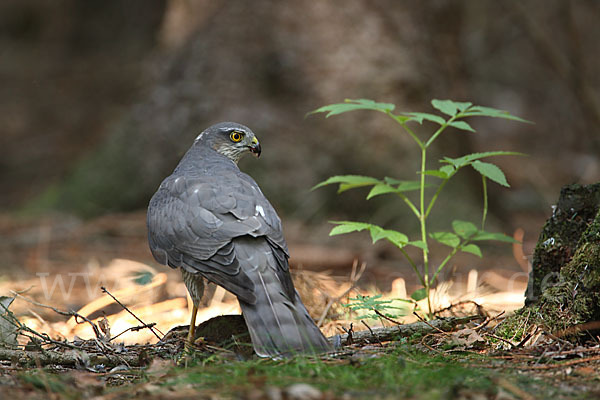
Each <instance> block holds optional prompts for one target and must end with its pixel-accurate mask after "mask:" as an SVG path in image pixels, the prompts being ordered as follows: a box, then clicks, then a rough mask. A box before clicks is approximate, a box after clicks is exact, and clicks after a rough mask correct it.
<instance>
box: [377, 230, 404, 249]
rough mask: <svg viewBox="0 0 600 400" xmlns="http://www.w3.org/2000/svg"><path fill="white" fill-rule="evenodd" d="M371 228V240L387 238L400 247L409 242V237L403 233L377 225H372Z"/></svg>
mask: <svg viewBox="0 0 600 400" xmlns="http://www.w3.org/2000/svg"><path fill="white" fill-rule="evenodd" d="M369 230H370V231H371V240H372V241H373V243H375V242H377V241H378V240H381V239H386V240H387V241H388V242H390V243H392V244H394V245H396V246H397V247H400V248H402V247H404V246H406V244H407V243H408V237H407V236H406V235H405V234H403V233H400V232H397V231H394V230H391V229H383V228H381V227H380V226H377V225H371V226H370V227H369Z"/></svg>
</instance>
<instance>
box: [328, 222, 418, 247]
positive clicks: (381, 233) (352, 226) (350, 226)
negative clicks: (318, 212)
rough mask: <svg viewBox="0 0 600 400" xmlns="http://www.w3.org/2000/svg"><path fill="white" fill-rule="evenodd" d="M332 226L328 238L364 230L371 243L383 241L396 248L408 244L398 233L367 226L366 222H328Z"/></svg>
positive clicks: (372, 225)
mask: <svg viewBox="0 0 600 400" xmlns="http://www.w3.org/2000/svg"><path fill="white" fill-rule="evenodd" d="M329 222H331V223H332V224H336V225H337V226H335V227H334V228H333V229H332V230H331V232H329V236H335V235H342V234H344V233H350V232H360V231H364V230H368V231H369V233H370V234H371V240H372V241H373V243H375V242H377V241H379V240H381V239H385V240H387V241H388V242H390V243H392V244H394V245H395V246H397V247H400V248H402V247H404V246H406V244H407V243H408V237H407V236H406V235H405V234H403V233H400V232H397V231H394V230H391V229H383V228H382V227H380V226H377V225H374V224H369V223H366V222H354V221H329Z"/></svg>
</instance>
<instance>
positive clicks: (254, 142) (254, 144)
mask: <svg viewBox="0 0 600 400" xmlns="http://www.w3.org/2000/svg"><path fill="white" fill-rule="evenodd" d="M248 148H249V149H250V152H251V153H252V154H254V155H255V156H256V157H260V143H258V139H257V138H256V137H254V138H252V145H250V146H248Z"/></svg>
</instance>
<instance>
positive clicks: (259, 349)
mask: <svg viewBox="0 0 600 400" xmlns="http://www.w3.org/2000/svg"><path fill="white" fill-rule="evenodd" d="M235 252H236V257H237V259H238V261H239V263H240V265H241V266H242V270H243V271H244V274H245V275H246V276H247V277H248V278H249V279H250V280H251V281H252V286H253V290H252V295H253V296H251V297H254V298H255V301H253V302H248V301H244V300H243V299H242V297H241V296H239V295H238V300H239V301H240V306H241V308H242V314H243V315H244V319H245V320H246V325H248V331H249V332H250V338H251V339H252V345H253V346H254V351H256V354H258V355H259V356H261V357H272V356H283V357H285V356H291V355H294V354H297V353H302V354H307V353H309V354H310V353H313V354H316V353H323V352H326V351H330V350H331V349H332V346H331V345H330V344H329V342H328V341H327V339H326V338H325V336H323V334H322V333H321V331H320V330H319V328H318V327H317V326H316V325H315V323H314V321H313V320H312V318H311V317H310V315H309V314H308V311H306V307H304V304H302V301H301V300H300V296H298V292H297V291H296V290H295V289H294V288H293V283H292V281H291V278H290V276H289V272H288V271H287V268H286V267H287V258H285V259H283V258H281V256H278V255H276V254H275V253H274V250H273V248H272V247H271V246H270V244H269V243H268V242H267V240H265V239H264V238H250V237H244V238H238V239H236V243H235ZM282 263H285V264H286V265H282ZM246 297H247V298H248V297H250V296H246Z"/></svg>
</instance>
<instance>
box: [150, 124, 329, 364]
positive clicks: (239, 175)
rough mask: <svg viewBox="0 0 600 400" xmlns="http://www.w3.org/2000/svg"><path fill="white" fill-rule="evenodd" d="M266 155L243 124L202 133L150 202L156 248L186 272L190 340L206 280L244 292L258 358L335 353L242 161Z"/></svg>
mask: <svg viewBox="0 0 600 400" xmlns="http://www.w3.org/2000/svg"><path fill="white" fill-rule="evenodd" d="M260 152H261V147H260V144H259V142H258V139H257V138H256V136H255V135H254V133H253V132H252V131H251V130H250V129H249V128H247V127H246V126H244V125H240V124H237V123H234V122H223V123H219V124H216V125H213V126H211V127H209V128H208V129H206V130H205V131H204V132H202V133H201V134H200V135H199V136H198V137H197V138H196V140H195V141H194V144H193V145H192V147H191V148H190V149H189V150H188V151H187V153H186V154H185V155H184V156H183V158H182V159H181V161H180V162H179V165H177V167H176V168H175V170H174V171H173V173H172V174H171V175H170V176H169V177H167V178H166V179H165V180H164V181H163V182H162V183H161V184H160V187H159V188H158V190H157V192H156V193H155V194H154V196H153V197H152V199H151V200H150V205H149V206H148V216H147V226H148V241H149V244H150V250H151V251H152V254H153V256H154V258H155V259H156V261H158V262H159V263H161V264H164V265H168V266H169V267H171V268H179V269H180V270H181V274H182V276H183V281H184V282H185V285H186V287H187V290H188V292H189V293H190V296H191V298H192V301H193V304H194V306H193V309H192V316H191V322H190V329H189V332H188V338H187V340H188V343H191V342H193V339H194V330H195V322H196V313H197V311H198V306H199V304H200V299H201V297H202V294H203V292H204V284H203V278H205V279H207V280H208V281H210V282H214V283H215V284H217V285H220V286H222V287H224V288H225V289H227V290H228V291H230V292H231V293H233V294H234V295H235V296H237V298H238V301H239V303H240V307H241V309H242V315H243V316H244V319H245V321H246V325H248V331H249V332H250V338H251V340H252V344H253V347H254V350H255V352H256V354H258V355H259V356H262V357H273V356H275V357H277V356H289V355H292V354H295V353H320V352H326V351H329V350H330V349H331V346H330V344H329V342H328V341H327V339H325V337H324V336H323V334H322V333H321V331H320V330H319V328H318V327H317V326H316V325H315V323H314V321H313V320H312V319H311V317H310V316H309V314H308V312H307V311H306V308H305V307H304V304H302V301H301V300H300V297H299V295H298V292H297V291H296V289H295V288H294V284H293V282H292V278H291V276H290V272H289V265H288V258H289V253H288V248H287V244H286V242H285V239H284V237H283V232H282V229H281V220H280V219H279V217H278V215H277V213H276V212H275V209H274V208H273V206H272V205H271V203H269V201H268V200H267V198H266V197H265V196H264V194H263V193H262V192H261V190H260V188H259V187H258V185H257V183H256V182H255V181H254V179H252V178H251V177H250V176H249V175H247V174H245V173H243V172H241V171H240V169H239V168H238V166H237V163H238V161H239V160H240V158H241V157H242V156H243V155H245V154H247V153H252V154H254V155H256V156H257V157H258V156H259V155H260Z"/></svg>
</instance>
